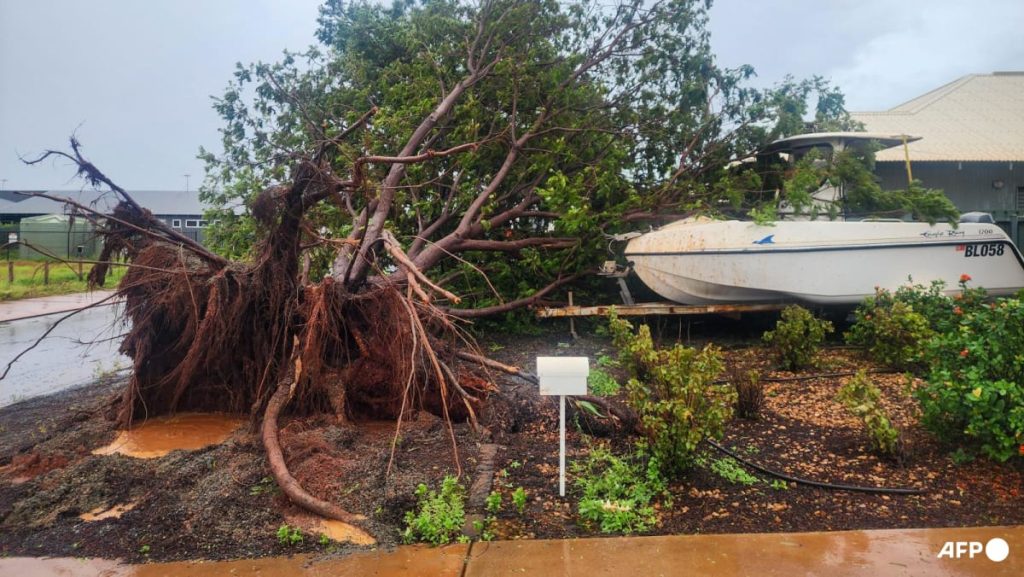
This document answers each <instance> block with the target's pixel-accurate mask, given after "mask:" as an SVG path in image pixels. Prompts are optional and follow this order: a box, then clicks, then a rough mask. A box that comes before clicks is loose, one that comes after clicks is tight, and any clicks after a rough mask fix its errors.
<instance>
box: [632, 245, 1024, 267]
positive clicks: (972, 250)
mask: <svg viewBox="0 0 1024 577" xmlns="http://www.w3.org/2000/svg"><path fill="white" fill-rule="evenodd" d="M772 244H774V243H772ZM914 246H951V247H954V249H955V250H956V251H957V252H963V253H964V257H965V258H966V257H973V256H979V257H980V256H999V255H1002V254H1005V252H1006V251H1007V250H1009V251H1010V252H1011V253H1012V254H1013V256H1015V257H1016V258H1017V264H1019V265H1020V266H1021V268H1022V269H1024V257H1022V256H1021V254H1020V251H1019V250H1017V247H1015V246H1014V245H1013V243H1012V242H1010V241H1009V240H1000V241H982V242H963V241H960V242H929V243H927V244H924V245H914V244H907V243H903V244H868V245H844V246H817V247H799V248H769V249H764V250H759V249H732V250H729V249H726V250H700V251H670V252H627V253H625V254H624V255H623V256H625V257H626V258H629V257H634V256H702V255H709V256H710V255H720V254H757V255H760V254H779V253H782V254H785V253H796V252H834V251H851V250H887V249H903V248H907V247H914Z"/></svg>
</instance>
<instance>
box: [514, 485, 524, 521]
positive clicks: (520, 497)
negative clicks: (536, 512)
mask: <svg viewBox="0 0 1024 577" xmlns="http://www.w3.org/2000/svg"><path fill="white" fill-rule="evenodd" d="M512 504H513V505H514V506H515V508H516V512H517V513H519V514H520V515H522V514H523V513H525V512H526V490H525V489H523V488H522V487H516V490H515V491H512Z"/></svg>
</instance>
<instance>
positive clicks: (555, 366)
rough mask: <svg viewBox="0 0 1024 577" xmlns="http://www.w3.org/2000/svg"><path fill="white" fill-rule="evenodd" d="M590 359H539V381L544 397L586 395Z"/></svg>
mask: <svg viewBox="0 0 1024 577" xmlns="http://www.w3.org/2000/svg"><path fill="white" fill-rule="evenodd" d="M588 374H590V359H588V358H587V357H537V379H538V380H539V381H540V394H542V395H585V394H587V375H588Z"/></svg>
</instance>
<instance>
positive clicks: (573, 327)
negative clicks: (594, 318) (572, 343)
mask: <svg viewBox="0 0 1024 577" xmlns="http://www.w3.org/2000/svg"><path fill="white" fill-rule="evenodd" d="M569 306H572V291H569ZM569 334H570V335H572V339H573V340H576V339H578V338H580V336H579V335H577V334H576V319H574V318H572V317H569Z"/></svg>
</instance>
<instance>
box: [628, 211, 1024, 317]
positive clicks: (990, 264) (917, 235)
mask: <svg viewBox="0 0 1024 577" xmlns="http://www.w3.org/2000/svg"><path fill="white" fill-rule="evenodd" d="M625 256H626V259H627V260H629V261H630V262H631V263H632V266H633V269H634V270H635V271H636V274H637V276H639V277H640V279H641V280H642V281H643V282H644V283H645V284H646V285H647V286H648V287H650V288H651V289H652V290H653V291H654V292H656V293H658V294H659V295H660V296H662V297H664V298H667V299H669V300H672V301H674V302H679V303H684V304H713V303H769V302H787V301H802V302H807V303H814V304H856V303H858V302H860V301H861V300H863V299H864V297H867V296H870V295H872V294H874V292H875V288H876V287H882V288H886V289H889V290H894V289H896V288H898V287H899V286H902V285H906V284H908V282H909V281H910V279H912V280H913V282H914V283H920V284H925V285H928V284H929V283H931V282H932V281H935V280H941V281H943V282H945V283H946V289H947V291H948V292H950V293H952V292H956V291H957V290H958V286H957V283H958V282H959V280H960V277H961V275H963V274H967V275H969V276H970V277H971V279H972V282H971V285H972V286H980V287H984V288H986V289H987V290H988V291H989V293H990V294H992V295H993V296H1002V295H1009V294H1013V293H1015V292H1016V291H1017V290H1019V289H1020V288H1021V287H1024V260H1022V258H1021V255H1020V253H1019V251H1017V249H1016V247H1014V245H1013V243H1012V242H1011V241H1010V239H1009V238H1008V237H1007V236H1006V234H1005V233H1003V231H1002V230H1001V229H999V227H997V226H995V225H993V224H977V223H964V224H961V225H960V226H959V227H958V228H956V229H953V228H952V227H950V226H949V225H934V226H929V225H927V224H925V223H905V222H806V221H805V222H779V223H776V224H775V225H774V226H759V225H756V224H754V223H750V222H741V221H725V222H722V221H684V222H681V223H674V224H672V225H669V226H667V227H664V228H662V229H659V230H656V231H653V232H650V233H647V234H644V235H642V236H640V237H638V238H635V239H633V240H631V241H630V242H629V244H628V245H627V246H626V250H625Z"/></svg>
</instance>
